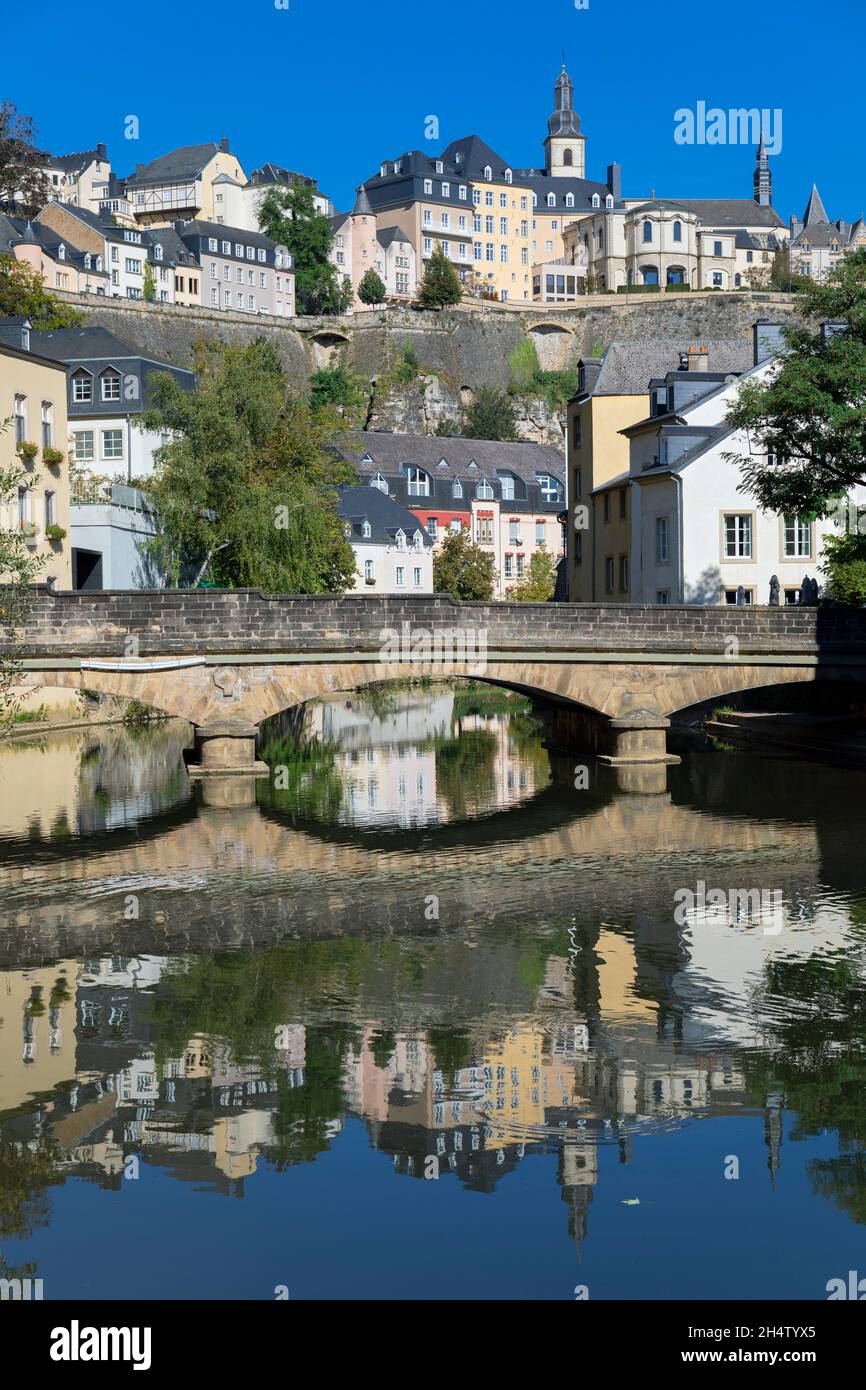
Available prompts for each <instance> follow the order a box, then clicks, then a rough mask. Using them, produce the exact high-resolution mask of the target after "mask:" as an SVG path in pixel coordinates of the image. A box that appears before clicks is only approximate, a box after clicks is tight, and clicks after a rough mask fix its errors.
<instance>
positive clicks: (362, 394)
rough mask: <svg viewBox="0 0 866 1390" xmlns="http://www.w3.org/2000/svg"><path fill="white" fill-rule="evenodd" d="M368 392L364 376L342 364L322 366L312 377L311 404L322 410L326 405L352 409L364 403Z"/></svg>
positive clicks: (314, 408) (314, 407)
mask: <svg viewBox="0 0 866 1390" xmlns="http://www.w3.org/2000/svg"><path fill="white" fill-rule="evenodd" d="M366 394H367V393H366V382H365V381H364V379H363V377H360V376H357V375H356V374H355V373H354V372H350V371H348V370H347V369H346V367H344V366H342V365H340V366H336V367H322V368H320V370H319V371H317V372H313V375H312V376H311V377H310V406H311V408H312V409H313V410H321V409H322V408H323V407H325V406H336V407H338V408H341V409H344V410H352V409H354V408H356V407H358V406H360V405H362V404H363V403H364V401H365V400H366Z"/></svg>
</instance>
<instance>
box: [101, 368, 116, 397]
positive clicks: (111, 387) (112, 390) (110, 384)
mask: <svg viewBox="0 0 866 1390" xmlns="http://www.w3.org/2000/svg"><path fill="white" fill-rule="evenodd" d="M100 380H101V383H102V399H103V400H104V401H119V400H120V375H119V373H118V372H103V374H102V376H101V378H100Z"/></svg>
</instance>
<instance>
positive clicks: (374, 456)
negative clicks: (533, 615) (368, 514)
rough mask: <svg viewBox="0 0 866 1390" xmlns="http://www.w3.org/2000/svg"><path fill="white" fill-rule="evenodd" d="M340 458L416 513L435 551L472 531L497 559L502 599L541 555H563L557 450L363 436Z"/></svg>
mask: <svg viewBox="0 0 866 1390" xmlns="http://www.w3.org/2000/svg"><path fill="white" fill-rule="evenodd" d="M339 451H340V452H341V453H342V454H343V456H344V457H345V458H347V459H348V460H349V461H350V462H351V463H352V465H353V467H354V468H355V469H356V471H357V474H358V477H359V478H360V479H361V480H362V481H363V482H365V483H366V484H367V485H368V486H369V487H371V488H375V489H378V490H379V491H380V492H381V493H383V494H384V495H385V496H388V497H391V498H392V499H393V500H394V501H396V502H398V503H399V504H400V505H401V506H403V507H405V508H406V509H407V510H409V511H410V512H412V513H413V515H414V516H415V517H416V518H417V519H418V521H419V522H420V523H421V525H422V526H423V528H424V530H425V531H426V533H427V535H428V536H429V537H430V540H431V541H432V542H433V546H434V549H435V548H436V547H437V546H439V545H441V543H442V540H443V539H444V537H445V535H446V534H447V532H448V531H449V530H460V529H466V530H468V531H469V532H470V534H471V535H472V537H473V539H474V540H475V541H476V542H477V544H478V545H480V546H481V547H482V548H483V549H484V550H485V551H487V552H488V553H489V554H491V555H492V556H493V557H494V560H495V564H496V582H495V589H494V593H495V596H496V597H497V598H505V597H506V596H507V595H508V593H509V592H510V590H511V589H512V588H513V587H514V585H515V584H516V583H518V582H519V581H520V580H521V579H523V578H524V576H525V575H526V573H527V571H528V569H529V564H530V561H531V559H532V557H533V555H535V554H536V552H537V551H540V550H544V551H545V552H546V553H547V554H548V555H551V556H552V557H553V558H554V560H555V561H557V562H558V561H559V559H560V558H561V556H562V553H563V526H562V520H561V518H562V512H563V507H564V504H565V473H564V469H563V464H562V457H561V455H560V454H559V453H558V452H557V450H555V449H551V448H548V447H547V446H546V445H542V444H500V443H496V442H494V441H491V440H484V439H462V438H445V437H437V436H432V435H407V434H378V433H376V432H374V431H366V432H364V433H361V434H358V435H353V436H350V437H349V438H348V440H347V441H346V442H345V443H343V444H341V445H340V446H339Z"/></svg>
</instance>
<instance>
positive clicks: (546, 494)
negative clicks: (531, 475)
mask: <svg viewBox="0 0 866 1390" xmlns="http://www.w3.org/2000/svg"><path fill="white" fill-rule="evenodd" d="M535 476H536V479H537V480H538V486H539V487H540V488H541V495H542V497H543V498H544V500H545V502H559V501H561V499H562V495H563V489H562V483H559V482H557V480H556V478H552V477H551V476H550V474H549V473H536V475H535Z"/></svg>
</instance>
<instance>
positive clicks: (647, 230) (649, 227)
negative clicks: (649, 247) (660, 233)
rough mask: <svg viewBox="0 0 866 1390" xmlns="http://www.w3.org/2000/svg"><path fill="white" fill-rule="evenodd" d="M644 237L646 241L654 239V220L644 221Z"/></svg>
mask: <svg viewBox="0 0 866 1390" xmlns="http://www.w3.org/2000/svg"><path fill="white" fill-rule="evenodd" d="M643 239H644V241H652V239H653V224H652V222H649V221H647V222H644V224H643Z"/></svg>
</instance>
